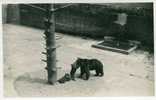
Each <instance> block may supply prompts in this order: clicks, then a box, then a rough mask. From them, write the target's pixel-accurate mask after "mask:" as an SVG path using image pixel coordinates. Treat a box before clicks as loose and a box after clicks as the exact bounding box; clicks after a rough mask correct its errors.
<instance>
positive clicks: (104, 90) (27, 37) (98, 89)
mask: <svg viewBox="0 0 156 100" xmlns="http://www.w3.org/2000/svg"><path fill="white" fill-rule="evenodd" d="M43 32H44V31H43V30H39V29H34V28H30V27H25V26H19V25H11V24H5V25H3V51H4V96H7V97H8V96H24V97H25V96H26V97H27V96H28V97H34V96H42V97H43V96H45V97H46V96H153V95H154V61H153V60H154V59H153V55H150V54H149V53H148V52H147V51H142V50H136V51H134V52H132V53H131V54H130V55H124V54H120V53H115V52H110V51H105V50H101V49H96V48H92V47H91V45H92V44H94V43H96V42H98V41H95V40H91V39H82V38H80V37H73V36H70V35H65V34H61V33H56V35H57V36H60V37H62V38H61V39H59V40H57V41H56V43H57V45H60V46H61V47H60V48H58V49H57V60H58V62H57V67H58V78H60V77H62V76H63V75H64V74H65V73H66V72H67V73H68V72H70V68H71V66H70V64H71V63H73V62H74V61H75V60H76V59H77V57H84V58H97V59H99V60H100V61H102V62H103V64H104V72H105V76H104V77H94V76H93V74H94V72H91V73H92V74H91V78H90V79H89V80H88V81H84V80H81V79H78V78H76V81H70V82H67V83H65V84H59V83H56V84H55V85H54V86H51V85H48V84H47V83H46V82H47V73H46V70H44V67H45V63H44V62H42V61H41V59H44V58H45V56H44V55H42V54H41V52H43V51H44V47H45V41H44V39H43V37H42V36H43ZM77 74H79V71H78V72H77Z"/></svg>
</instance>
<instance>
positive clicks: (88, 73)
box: [86, 71, 90, 80]
mask: <svg viewBox="0 0 156 100" xmlns="http://www.w3.org/2000/svg"><path fill="white" fill-rule="evenodd" d="M89 77H90V72H89V71H88V72H86V80H88V79H89Z"/></svg>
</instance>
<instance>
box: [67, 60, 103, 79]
mask: <svg viewBox="0 0 156 100" xmlns="http://www.w3.org/2000/svg"><path fill="white" fill-rule="evenodd" d="M71 67H72V68H71V71H70V75H71V79H72V80H75V73H76V70H77V69H78V68H80V76H79V78H82V79H84V80H88V79H89V77H90V70H95V72H96V74H95V76H103V75H104V71H103V64H102V62H100V61H99V60H97V59H84V58H77V60H76V61H75V62H74V63H73V64H71ZM84 74H85V75H84Z"/></svg>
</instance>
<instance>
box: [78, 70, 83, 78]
mask: <svg viewBox="0 0 156 100" xmlns="http://www.w3.org/2000/svg"><path fill="white" fill-rule="evenodd" d="M83 74H84V69H83V68H82V67H80V76H79V78H82V75H83Z"/></svg>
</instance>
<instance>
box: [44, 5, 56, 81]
mask: <svg viewBox="0 0 156 100" xmlns="http://www.w3.org/2000/svg"><path fill="white" fill-rule="evenodd" d="M53 10H54V7H53V5H52V4H48V5H47V9H46V18H45V27H46V28H45V33H44V34H45V40H46V53H45V54H46V55H47V60H46V62H47V67H46V70H47V73H48V83H49V84H54V83H55V82H56V81H57V69H56V46H55V22H54V21H55V19H54V12H52V11H53Z"/></svg>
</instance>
